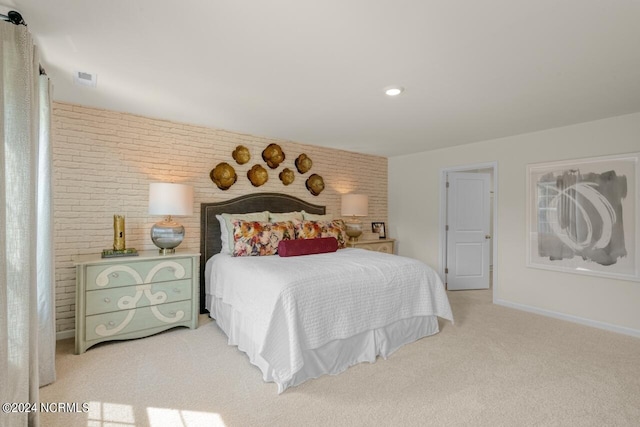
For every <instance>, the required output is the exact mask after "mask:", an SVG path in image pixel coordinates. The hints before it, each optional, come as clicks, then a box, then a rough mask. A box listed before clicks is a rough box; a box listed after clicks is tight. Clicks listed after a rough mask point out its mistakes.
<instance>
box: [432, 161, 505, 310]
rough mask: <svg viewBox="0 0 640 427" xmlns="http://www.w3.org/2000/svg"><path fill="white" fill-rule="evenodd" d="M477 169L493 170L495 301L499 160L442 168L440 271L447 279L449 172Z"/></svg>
mask: <svg viewBox="0 0 640 427" xmlns="http://www.w3.org/2000/svg"><path fill="white" fill-rule="evenodd" d="M477 169H492V170H493V187H492V191H493V219H492V221H493V224H492V225H493V234H492V236H491V251H492V254H493V264H492V267H493V268H492V271H491V280H492V286H491V290H492V293H493V301H494V302H495V300H496V292H495V291H496V289H497V287H498V162H497V161H493V162H486V163H473V164H468V165H460V166H452V167H447V168H442V169H440V224H439V234H440V250H439V266H438V273H439V274H440V277H441V278H442V281H443V282H444V281H445V274H444V268H445V263H446V259H447V232H446V230H445V226H446V225H447V174H448V173H449V172H465V171H472V170H473V171H475V170H477Z"/></svg>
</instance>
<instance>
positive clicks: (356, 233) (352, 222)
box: [344, 219, 362, 242]
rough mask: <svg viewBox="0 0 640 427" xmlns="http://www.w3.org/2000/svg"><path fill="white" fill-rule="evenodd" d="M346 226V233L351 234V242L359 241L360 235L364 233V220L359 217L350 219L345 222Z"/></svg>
mask: <svg viewBox="0 0 640 427" xmlns="http://www.w3.org/2000/svg"><path fill="white" fill-rule="evenodd" d="M344 225H345V226H346V230H345V233H346V234H347V236H349V241H350V242H357V241H358V237H360V235H361V234H362V222H360V220H357V219H349V220H346V221H345V222H344Z"/></svg>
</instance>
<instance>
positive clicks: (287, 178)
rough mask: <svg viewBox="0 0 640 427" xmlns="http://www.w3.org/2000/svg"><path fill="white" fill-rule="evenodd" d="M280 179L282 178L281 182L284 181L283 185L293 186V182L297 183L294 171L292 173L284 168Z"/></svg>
mask: <svg viewBox="0 0 640 427" xmlns="http://www.w3.org/2000/svg"><path fill="white" fill-rule="evenodd" d="M278 177H279V178H280V181H282V183H283V184H284V185H289V184H291V183H292V182H293V181H295V179H296V174H295V172H294V171H292V170H291V169H289V168H284V169H282V172H280V174H279V175H278Z"/></svg>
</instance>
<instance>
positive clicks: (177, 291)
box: [173, 288, 182, 294]
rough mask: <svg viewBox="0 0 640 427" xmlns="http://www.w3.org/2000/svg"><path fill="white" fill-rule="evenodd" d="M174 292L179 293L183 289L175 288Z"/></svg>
mask: <svg viewBox="0 0 640 427" xmlns="http://www.w3.org/2000/svg"><path fill="white" fill-rule="evenodd" d="M173 292H175V293H176V294H179V293H180V292H182V291H181V290H180V289H179V288H174V290H173Z"/></svg>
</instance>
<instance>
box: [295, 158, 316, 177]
mask: <svg viewBox="0 0 640 427" xmlns="http://www.w3.org/2000/svg"><path fill="white" fill-rule="evenodd" d="M295 164H296V169H298V172H300V173H301V174H305V173H307V172H309V170H310V169H311V166H313V162H312V161H311V159H310V158H309V157H307V155H306V154H304V153H303V154H300V155H299V156H298V157H297V158H296V161H295Z"/></svg>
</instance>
